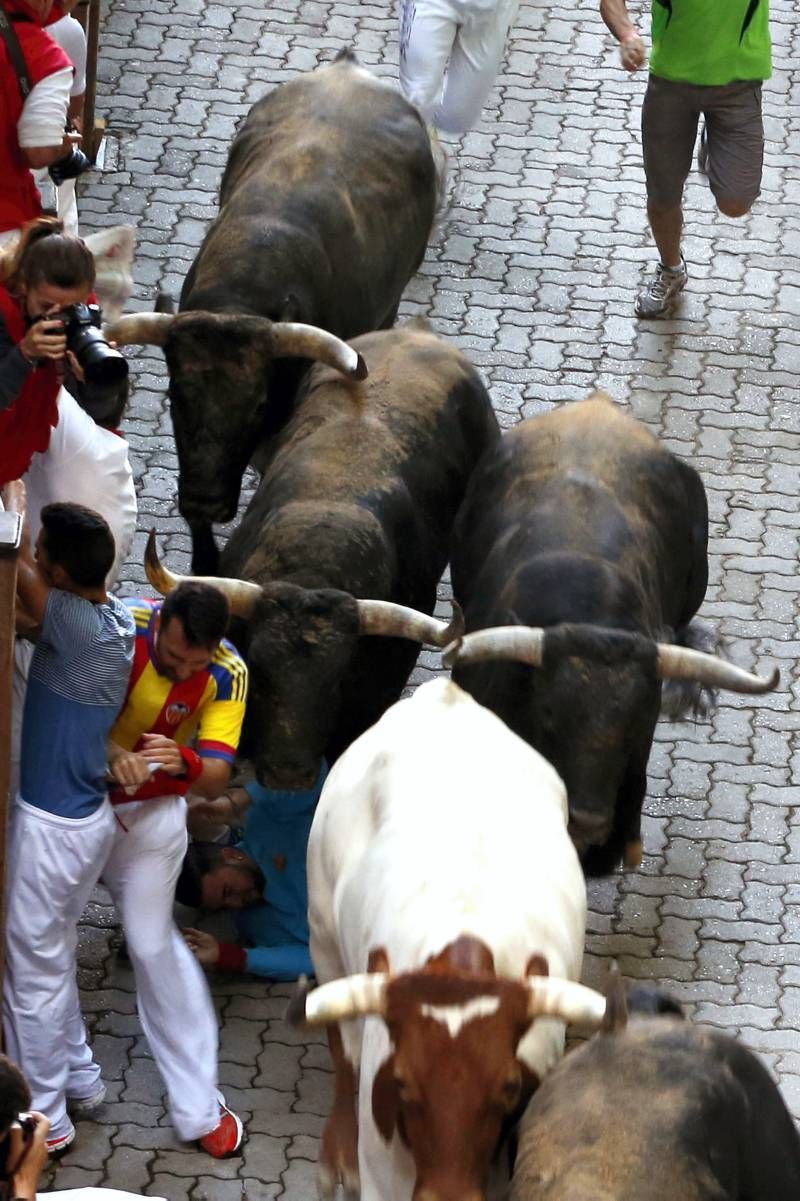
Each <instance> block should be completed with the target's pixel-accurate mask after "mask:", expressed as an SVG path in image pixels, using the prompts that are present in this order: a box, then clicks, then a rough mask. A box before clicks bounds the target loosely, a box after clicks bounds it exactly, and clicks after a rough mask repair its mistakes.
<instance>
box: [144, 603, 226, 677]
mask: <svg viewBox="0 0 800 1201" xmlns="http://www.w3.org/2000/svg"><path fill="white" fill-rule="evenodd" d="M229 613H230V608H229V605H228V600H227V597H225V596H223V594H222V593H221V592H220V590H219V589H218V588H215V587H214V586H213V585H212V584H201V583H200V582H199V581H198V580H185V581H184V582H183V583H182V584H179V585H178V587H177V588H175V589H173V591H172V592H170V594H169V595H168V596H167V597H165V599H164V602H163V604H162V606H161V609H160V610H159V614H158V631H157V633H156V644H155V645H156V656H157V658H158V670H159V672H160V673H161V675H163V676H166V678H167V679H168V680H174V681H183V680H188V679H189V678H190V676H193V675H195V673H196V672H198V671H205V669H206V668H207V667H208V665H209V663H210V662H211V659H212V657H213V655H214V652H215V651H216V649H217V647H218V646H219V643H220V640H221V638H222V636H223V635H224V633H225V630H226V628H227V625H228V616H229Z"/></svg>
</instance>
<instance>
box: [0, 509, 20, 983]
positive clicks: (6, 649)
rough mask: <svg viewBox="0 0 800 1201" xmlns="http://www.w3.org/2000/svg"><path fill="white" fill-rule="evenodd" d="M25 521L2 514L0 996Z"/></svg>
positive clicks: (0, 579)
mask: <svg viewBox="0 0 800 1201" xmlns="http://www.w3.org/2000/svg"><path fill="white" fill-rule="evenodd" d="M21 528H22V522H21V520H20V518H19V515H18V514H17V513H7V512H4V511H0V994H2V987H3V973H4V970H5V946H6V937H5V929H6V911H5V895H6V887H5V885H6V847H7V845H8V812H9V795H8V788H9V776H10V766H11V765H10V743H11V678H12V671H13V669H14V600H15V596H16V589H17V550H18V548H19V539H20V532H21Z"/></svg>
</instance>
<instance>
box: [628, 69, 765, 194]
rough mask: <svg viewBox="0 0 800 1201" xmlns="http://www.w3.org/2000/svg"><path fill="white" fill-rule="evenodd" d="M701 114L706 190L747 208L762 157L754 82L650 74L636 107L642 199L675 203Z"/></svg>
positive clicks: (755, 190)
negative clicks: (700, 82) (703, 83)
mask: <svg viewBox="0 0 800 1201" xmlns="http://www.w3.org/2000/svg"><path fill="white" fill-rule="evenodd" d="M701 114H702V115H704V116H705V120H706V130H707V137H708V182H709V185H710V187H711V191H712V192H713V193H714V196H715V197H716V199H717V200H718V201H719V200H722V201H726V200H727V201H732V202H734V203H736V204H741V205H744V206H745V207H746V208H749V207H750V205H751V204H752V203H753V201H754V200H755V199H756V197H757V196H758V194H759V192H760V191H761V167H762V162H763V157H764V122H763V120H762V116H761V84H760V83H746V82H745V83H729V84H725V85H724V86H722V87H699V86H697V85H696V84H692V83H675V82H673V81H672V80H671V79H661V78H660V77H659V76H657V75H651V76H650V80H649V82H648V85H647V91H646V93H645V97H644V104H643V106H642V150H643V152H644V171H645V177H646V179H647V198H648V200H650V201H652V202H653V204H655V205H657V206H658V207H659V208H674V207H676V206H677V205H679V204H680V202H681V197H682V195H683V185H684V183H685V182H686V177H687V175H688V174H689V171H690V169H691V166H692V154H693V151H694V144H695V139H696V137H697V123H698V120H699V118H700V116H701Z"/></svg>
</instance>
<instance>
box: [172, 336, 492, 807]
mask: <svg viewBox="0 0 800 1201" xmlns="http://www.w3.org/2000/svg"><path fill="white" fill-rule="evenodd" d="M353 347H354V349H355V350H357V351H358V352H359V355H361V356H363V358H364V360H365V362H366V363H367V365H368V368H369V377H368V378H367V379H366V380H365V381H364V382H357V381H353V380H347V379H345V378H343V377H342V376H341V375H339V374H337V373H336V372H335V371H332V370H330V369H327V368H322V367H315V368H314V369H313V371H312V372H311V373H310V375H309V376H308V378H307V381H306V384H305V385H304V387H303V389H302V390H301V393H300V396H299V397H298V403H297V411H296V413H295V415H294V416H293V418H292V419H291V420H290V421H289V423H288V424H287V425H286V426H285V428H284V429H283V430H282V431H281V433H280V434H279V435H278V437H277V440H276V445H275V448H274V451H273V454H272V457H271V459H270V461H269V464H268V466H267V468H266V471H265V474H264V476H263V478H262V480H261V484H260V486H259V488H258V491H257V492H256V494H255V496H254V498H253V500H252V502H251V503H250V506H249V508H248V510H247V512H246V514H245V516H244V518H243V519H242V522H241V524H240V525H239V527H238V529H237V530H236V532H235V533H234V534H233V536H232V538H231V540H230V542H229V543H228V546H227V547H226V548H225V551H224V552H223V555H222V560H221V567H222V570H223V572H224V574H225V576H227V577H231V578H229V579H228V580H224V579H220V580H218V581H217V583H218V584H219V586H220V587H223V588H225V589H226V590H227V592H228V594H229V595H230V597H231V602H232V606H233V608H234V611H235V612H237V613H238V614H239V615H240V616H241V617H244V618H246V619H247V624H246V626H245V627H244V628H243V629H241V631H240V634H241V637H239V636H237V635H236V634H234V638H235V639H236V640H237V642H239V643H240V645H241V649H242V650H245V651H246V653H247V660H248V664H249V668H250V695H249V699H248V715H247V732H248V735H249V737H248V739H247V750H248V751H249V752H250V753H251V754H252V755H253V757H254V758H255V762H256V769H257V772H258V776H259V778H260V779H261V780H263V781H265V782H267V783H269V784H271V785H272V786H275V787H281V788H298V787H306V786H310V784H311V783H313V781H314V780H315V779H316V777H317V773H318V770H319V761H320V757H321V756H322V755H323V754H325V755H327V757H328V759H329V760H333V759H335V758H336V757H337V756H338V755H339V753H340V752H341V751H342V750H343V749H344V747H346V746H348V745H349V743H350V742H352V741H353V739H354V738H357V737H358V735H359V734H360V733H362V732H363V731H364V730H366V729H367V728H368V727H369V726H371V725H372V724H373V723H374V722H375V721H377V719H378V718H379V717H380V715H381V714H382V713H383V712H384V710H385V709H387V708H388V707H389V705H391V704H393V702H394V701H395V700H397V698H398V697H399V695H400V692H401V691H402V688H403V686H404V684H405V683H406V680H407V679H408V676H409V674H410V672H411V670H412V668H413V666H414V662H415V660H416V657H417V653H418V649H419V648H418V645H417V643H418V642H420V641H427V642H433V643H436V644H443V640H444V639H446V637H447V634H448V631H447V628H446V626H445V623H443V622H438V621H435V620H433V619H432V618H431V617H429V616H428V614H430V613H431V612H432V611H433V607H434V604H435V601H436V586H437V583H438V581H439V578H440V576H441V573H442V571H443V569H444V567H445V564H446V563H447V558H448V552H449V547H450V534H451V529H452V524H453V520H454V518H455V514H456V511H457V509H458V506H459V504H460V502H461V499H462V497H463V495H464V491H465V489H466V485H467V481H468V480H469V477H470V474H471V472H472V470H473V467H474V465H475V463H476V462H477V461H478V459H479V457H480V455H481V454H482V452H483V451H484V450H485V449H486V448H487V447H488V446H490V445H491V444H492V443H493V442H494V441H495V440H496V439H497V438H498V436H499V431H498V427H497V421H496V419H495V416H494V413H493V412H492V407H491V401H490V399H489V396H488V394H487V392H486V389H485V388H484V386H483V384H482V382H481V380H480V377H479V375H478V373H477V372H476V371H475V369H474V368H473V367H472V366H471V365H470V363H469V362H468V361H467V359H466V358H465V357H464V355H462V354H461V353H460V352H459V351H458V350H456V349H455V348H454V347H451V346H448V345H447V344H446V343H445V342H443V341H442V340H441V339H440V338H437V337H436V336H435V335H434V334H433V333H432V332H431V331H430V329H429V328H428V326H427V324H426V323H425V322H421V321H414V322H411V323H409V324H408V325H406V326H403V327H401V328H399V329H395V330H390V331H386V332H380V333H374V334H368V335H365V336H364V337H361V338H356V339H355V340H354V342H353ZM176 578H177V577H166V576H165V575H163V574H154V573H153V572H151V581H152V582H153V583H154V584H155V586H156V587H159V588H162V590H164V589H166V588H169V587H170V586H171V583H172V582H173V581H174V580H175V579H176ZM398 605H399V606H402V607H403V611H400V612H399V611H398V610H397V608H396V606H398ZM409 611H411V612H409ZM363 634H372V635H379V637H369V638H364V637H361V635H363ZM380 635H382V636H380Z"/></svg>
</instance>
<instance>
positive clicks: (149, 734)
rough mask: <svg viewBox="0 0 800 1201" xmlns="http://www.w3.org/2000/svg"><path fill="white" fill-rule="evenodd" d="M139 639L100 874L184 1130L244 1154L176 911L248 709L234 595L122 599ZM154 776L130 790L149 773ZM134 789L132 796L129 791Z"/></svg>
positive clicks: (114, 745) (115, 749) (220, 1152)
mask: <svg viewBox="0 0 800 1201" xmlns="http://www.w3.org/2000/svg"><path fill="white" fill-rule="evenodd" d="M125 603H126V604H127V606H128V608H129V610H130V613H131V614H132V616H133V619H134V621H135V624H136V647H135V651H134V659H133V668H132V671H131V676H130V681H129V684H128V692H127V697H126V700H125V703H124V705H123V707H122V709H121V711H120V714H119V717H118V718H117V722H116V724H115V726H114V728H113V730H112V731H111V742H110V747H109V760H110V762H111V765H112V768H113V771H114V775H115V777H116V779H117V780H120V781H122V782H123V784H128V785H129V788H128V789H127V790H126V789H124V788H122V787H119V788H116V789H114V790H112V792H111V803H112V805H114V807H115V813H116V816H117V819H118V829H117V832H116V835H115V840H114V845H113V847H112V851H111V855H110V857H109V860H108V863H107V864H106V867H105V869H104V871H103V880H104V882H105V884H106V885H107V887H108V889H109V891H110V892H111V895H112V897H113V899H114V902H115V904H116V906H117V908H118V910H119V912H120V914H121V917H122V924H123V926H124V929H125V936H126V940H127V946H128V953H129V955H130V959H131V963H132V965H133V969H134V973H135V976H136V991H137V998H138V1008H139V1016H140V1018H141V1022H142V1026H143V1028H144V1032H145V1034H146V1035H147V1039H148V1042H149V1043H150V1048H151V1050H152V1052H153V1057H154V1059H155V1061H156V1064H157V1065H158V1068H159V1070H160V1072H161V1075H162V1076H163V1078H164V1081H165V1083H166V1086H167V1093H168V1097H169V1108H170V1114H171V1117H172V1121H173V1124H174V1126H175V1129H176V1131H177V1133H178V1135H179V1137H181V1138H183V1139H186V1140H197V1141H199V1143H200V1145H201V1147H202V1148H203V1149H204V1150H205V1151H207V1152H208V1153H209V1154H210V1155H213V1156H214V1157H215V1158H224V1157H226V1156H228V1155H232V1154H234V1153H235V1152H236V1151H238V1149H239V1147H240V1145H241V1142H242V1138H243V1130H242V1124H241V1122H240V1121H239V1119H238V1117H236V1115H235V1114H233V1113H231V1111H230V1110H229V1109H227V1108H226V1107H225V1105H224V1104H223V1102H222V1099H221V1097H220V1095H219V1093H218V1091H217V1035H218V1031H217V1020H216V1016H215V1013H214V1009H213V1006H212V1004H211V997H210V995H209V992H208V985H207V983H206V981H205V978H204V976H203V973H202V972H201V970H200V968H199V966H198V964H197V963H196V961H195V959H194V956H193V955H192V954H191V952H190V951H189V949H188V948H187V946H186V944H185V942H184V940H183V938H182V937H181V935H180V934H179V932H178V929H177V927H176V926H175V923H174V921H173V918H172V907H173V900H174V896H175V884H176V881H177V878H178V875H179V873H180V870H181V865H182V862H183V857H184V854H185V852H186V844H187V833H186V801H185V794H186V793H187V792H188V791H189V789H191V791H192V792H193V793H195V794H199V795H200V796H204V797H208V798H213V797H216V796H219V795H220V793H222V792H223V791H224V789H225V787H226V785H227V783H228V780H229V778H230V774H231V768H232V767H233V762H234V758H235V755H236V748H237V745H238V742H239V735H240V733H241V728H242V720H243V718H244V711H245V700H246V694H247V668H246V667H245V664H244V661H243V660H242V658H241V656H240V655H239V653H238V651H237V650H236V648H235V647H234V646H233V645H232V644H231V643H230V642H227V641H226V640H225V639H224V638H223V634H224V632H225V628H226V626H227V622H228V602H227V600H226V598H225V597H224V596H223V595H222V593H221V592H219V591H218V589H216V588H214V587H212V586H210V585H208V584H203V583H200V582H198V581H191V580H190V581H186V582H184V583H183V584H181V585H180V586H179V587H178V588H176V589H175V590H174V591H173V592H171V593H170V594H169V596H167V598H166V599H165V600H164V601H163V602H161V601H148V600H128V601H126V602H125ZM145 767H146V769H147V774H149V778H148V779H147V781H146V783H144V784H142V785H141V786H139V787H138V788H137V789H136V790H135V791H132V787H133V784H134V783H136V782H137V781H139V780H141V779H142V778H143V775H144V774H145V772H144V771H143V768H145ZM131 793H132V794H131Z"/></svg>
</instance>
